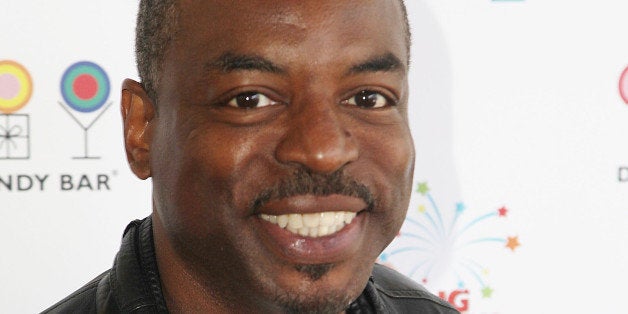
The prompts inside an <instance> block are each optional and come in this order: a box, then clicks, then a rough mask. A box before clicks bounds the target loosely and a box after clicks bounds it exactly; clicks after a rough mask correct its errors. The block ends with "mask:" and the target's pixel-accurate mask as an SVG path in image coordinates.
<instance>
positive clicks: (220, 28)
mask: <svg viewBox="0 0 628 314" xmlns="http://www.w3.org/2000/svg"><path fill="white" fill-rule="evenodd" d="M400 5H401V4H400V3H399V1H398V0H318V1H294V0H272V1H270V0H246V1H244V0H242V1H234V0H223V1H217V0H213V1H212V0H209V1H207V0H206V1H193V0H183V1H181V2H180V16H179V31H178V33H177V36H176V40H175V42H176V43H177V45H178V46H183V47H180V48H182V49H187V51H188V52H189V53H193V54H216V55H219V54H221V53H224V52H225V51H241V50H254V51H245V52H255V53H257V54H269V55H276V54H280V55H290V53H289V51H288V50H293V51H292V52H294V53H297V54H299V53H301V52H304V51H307V52H309V53H308V58H313V59H312V61H319V62H325V59H333V58H337V57H338V53H339V52H338V50H339V49H342V50H344V51H345V52H347V53H359V51H358V50H365V49H367V50H378V51H377V52H379V53H383V52H386V51H392V52H393V53H395V54H398V57H399V58H400V59H402V60H404V59H406V58H407V56H406V54H405V51H404V50H405V48H406V47H405V42H404V32H403V18H402V13H401V12H402V11H401V7H400ZM175 49H177V48H176V47H175ZM277 49H280V50H283V51H284V53H281V51H277ZM299 50H300V52H299ZM352 50H356V51H352ZM377 52H375V51H374V53H377Z"/></svg>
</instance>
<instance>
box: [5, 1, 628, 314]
mask: <svg viewBox="0 0 628 314" xmlns="http://www.w3.org/2000/svg"><path fill="white" fill-rule="evenodd" d="M406 2H407V5H408V10H409V15H410V22H411V26H412V29H413V35H414V40H413V48H412V70H411V73H410V86H411V97H410V120H411V127H412V131H413V135H414V139H415V143H416V150H417V161H416V171H415V189H414V192H413V197H412V200H411V203H410V208H409V211H408V216H407V219H406V223H405V224H404V226H403V228H402V229H401V231H400V233H399V235H398V237H397V239H396V240H395V241H394V242H393V243H392V244H391V245H390V247H389V248H388V249H386V251H384V252H383V253H382V254H381V256H380V257H379V262H380V263H383V264H385V265H387V266H390V267H392V268H395V269H397V270H398V271H400V272H402V273H404V274H406V275H407V276H409V277H412V278H413V279H414V280H416V281H418V282H421V283H423V284H424V285H425V286H426V287H427V288H428V289H429V290H430V291H432V292H433V293H435V294H437V295H439V296H440V297H441V298H443V299H445V300H447V301H449V302H450V303H452V304H453V305H454V306H456V307H457V308H458V309H460V311H462V312H463V313H487V314H489V313H491V314H493V313H501V314H510V313H622V312H623V311H625V309H624V308H623V304H624V302H622V298H623V297H624V291H625V290H626V287H625V283H626V282H628V272H627V271H625V268H626V265H628V105H627V104H628V70H627V67H628V40H625V38H626V36H628V35H627V33H628V18H627V17H626V16H625V12H628V2H626V1H619V0H615V1H606V2H604V3H601V2H595V1H568V0H545V1H540V0H510V1H508V0H501V1H498V0H492V1H491V0H446V1H443V0H407V1H406ZM0 4H1V6H2V8H3V10H2V13H0V15H1V18H0V218H1V219H0V235H1V236H2V240H1V243H2V245H1V248H2V252H1V253H0V312H3V313H33V312H38V311H41V310H43V309H44V308H46V307H47V306H49V305H51V304H53V303H55V302H56V301H58V300H59V299H61V298H63V297H64V296H66V295H68V294H69V293H71V292H72V291H74V290H76V289H77V288H78V287H80V286H81V285H83V284H84V283H86V282H87V281H88V280H89V279H91V278H93V277H94V276H96V275H98V274H99V273H100V272H102V271H104V270H105V269H107V268H109V267H111V264H112V261H113V257H114V255H115V252H117V249H118V246H119V242H120V237H121V235H122V231H123V230H124V227H125V226H126V224H127V223H128V222H129V221H131V220H133V219H136V218H142V217H145V216H147V215H149V214H150V211H151V204H150V181H140V180H138V179H136V178H135V177H134V176H133V175H132V173H131V172H130V170H129V169H128V166H127V164H126V158H125V153H124V149H123V144H122V124H121V121H120V114H119V105H120V86H121V82H122V80H123V79H124V78H126V77H130V78H135V79H137V71H136V69H135V59H134V52H133V46H134V28H135V26H134V23H135V15H136V12H137V1H118V0H117V1H104V0H99V1H89V2H86V1H70V0H67V1H43V0H33V1H11V0H3V1H1V3H0Z"/></svg>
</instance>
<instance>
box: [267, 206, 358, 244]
mask: <svg viewBox="0 0 628 314" xmlns="http://www.w3.org/2000/svg"><path fill="white" fill-rule="evenodd" d="M356 215H357V214H356V213H355V212H347V211H330V212H320V213H310V214H285V215H268V214H260V215H259V217H260V218H262V219H264V220H266V221H268V222H270V223H272V224H275V225H277V226H279V227H280V228H283V229H286V230H288V231H290V232H291V233H293V234H298V235H300V236H303V237H311V238H320V237H324V236H328V235H330V234H333V233H336V232H338V231H340V230H342V229H343V228H344V227H345V226H346V225H348V224H350V223H351V222H352V221H353V219H354V218H355V217H356Z"/></svg>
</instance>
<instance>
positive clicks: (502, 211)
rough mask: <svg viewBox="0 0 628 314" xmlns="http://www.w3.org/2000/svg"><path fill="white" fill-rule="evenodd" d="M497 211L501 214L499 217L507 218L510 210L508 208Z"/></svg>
mask: <svg viewBox="0 0 628 314" xmlns="http://www.w3.org/2000/svg"><path fill="white" fill-rule="evenodd" d="M497 211H498V212H499V217H506V214H508V208H506V206H504V207H502V208H500V209H498V210H497Z"/></svg>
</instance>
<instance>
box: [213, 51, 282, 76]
mask: <svg viewBox="0 0 628 314" xmlns="http://www.w3.org/2000/svg"><path fill="white" fill-rule="evenodd" d="M206 69H208V70H219V71H222V72H224V73H230V72H235V71H260V72H268V73H277V74H282V73H285V70H284V69H282V68H281V67H280V66H278V65H276V64H274V63H273V62H272V61H270V60H268V59H266V58H263V57H260V56H257V55H248V54H237V53H233V52H227V53H225V54H223V55H221V56H220V57H218V59H216V60H215V61H213V62H210V63H208V64H207V65H206Z"/></svg>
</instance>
